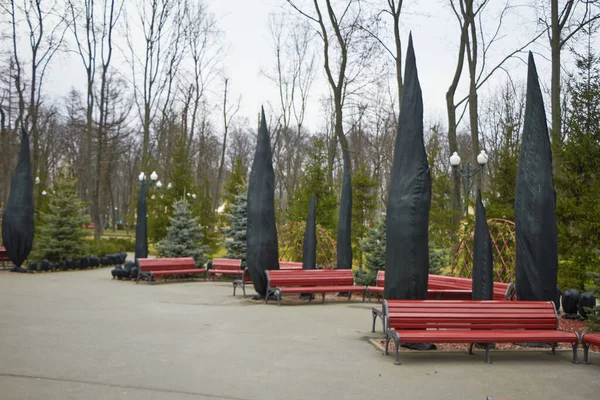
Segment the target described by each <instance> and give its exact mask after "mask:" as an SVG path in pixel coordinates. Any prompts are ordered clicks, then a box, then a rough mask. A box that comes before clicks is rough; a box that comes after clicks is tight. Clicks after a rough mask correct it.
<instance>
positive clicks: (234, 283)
mask: <svg viewBox="0 0 600 400" xmlns="http://www.w3.org/2000/svg"><path fill="white" fill-rule="evenodd" d="M231 283H232V284H233V297H235V289H236V288H237V283H236V282H231Z"/></svg>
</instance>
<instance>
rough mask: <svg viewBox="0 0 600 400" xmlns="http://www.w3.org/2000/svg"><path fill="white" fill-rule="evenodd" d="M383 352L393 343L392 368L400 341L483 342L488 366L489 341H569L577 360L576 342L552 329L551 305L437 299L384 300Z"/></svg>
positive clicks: (555, 319)
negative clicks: (384, 341) (384, 347)
mask: <svg viewBox="0 0 600 400" xmlns="http://www.w3.org/2000/svg"><path fill="white" fill-rule="evenodd" d="M383 307H384V309H385V310H386V315H387V318H386V319H385V321H386V327H385V329H386V354H388V344H389V341H390V340H391V339H393V340H394V344H395V347H396V364H400V354H399V352H398V347H399V346H400V343H469V344H470V347H469V354H473V345H474V344H475V343H482V344H486V349H485V362H486V363H488V364H490V363H491V362H490V352H489V346H488V344H489V343H515V342H517V343H518V342H542V343H553V346H552V352H553V353H554V350H555V348H556V344H557V343H571V345H572V346H573V362H577V346H578V344H579V338H578V336H577V334H576V333H574V332H565V331H560V330H558V315H557V314H556V310H555V309H554V303H552V302H551V301H495V300H469V301H437V300H384V301H383Z"/></svg>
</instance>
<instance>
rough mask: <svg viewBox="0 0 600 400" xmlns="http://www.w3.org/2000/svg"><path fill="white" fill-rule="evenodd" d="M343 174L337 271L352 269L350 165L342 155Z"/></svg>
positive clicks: (346, 157) (347, 159) (345, 156)
mask: <svg viewBox="0 0 600 400" xmlns="http://www.w3.org/2000/svg"><path fill="white" fill-rule="evenodd" d="M343 159H344V173H343V180H342V196H341V197H340V214H339V215H338V230H337V263H336V264H337V265H336V268H337V269H352V239H351V234H352V176H351V171H352V164H351V162H350V158H349V156H348V155H346V154H344V156H343Z"/></svg>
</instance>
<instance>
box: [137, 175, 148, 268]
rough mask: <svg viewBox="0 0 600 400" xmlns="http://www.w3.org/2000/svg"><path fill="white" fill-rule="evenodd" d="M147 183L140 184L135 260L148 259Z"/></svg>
mask: <svg viewBox="0 0 600 400" xmlns="http://www.w3.org/2000/svg"><path fill="white" fill-rule="evenodd" d="M147 190H148V188H147V185H146V182H144V181H142V183H141V184H140V194H139V196H138V203H137V220H136V224H135V259H136V260H137V259H138V258H148V223H147V219H146V214H147V212H148V205H147V203H146V192H147Z"/></svg>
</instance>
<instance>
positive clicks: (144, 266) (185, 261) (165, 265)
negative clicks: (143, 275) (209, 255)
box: [137, 257, 196, 271]
mask: <svg viewBox="0 0 600 400" xmlns="http://www.w3.org/2000/svg"><path fill="white" fill-rule="evenodd" d="M137 262H138V265H139V266H140V271H171V270H173V271H174V270H178V269H194V268H196V263H195V262H194V259H193V258H192V257H180V258H138V259H137Z"/></svg>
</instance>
